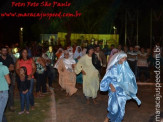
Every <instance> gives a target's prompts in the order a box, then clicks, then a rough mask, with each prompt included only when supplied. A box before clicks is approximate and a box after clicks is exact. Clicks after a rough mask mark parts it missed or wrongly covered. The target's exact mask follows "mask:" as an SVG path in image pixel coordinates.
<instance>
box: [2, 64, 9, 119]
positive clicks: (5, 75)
mask: <svg viewBox="0 0 163 122" xmlns="http://www.w3.org/2000/svg"><path fill="white" fill-rule="evenodd" d="M0 69H1V70H0V122H2V117H3V114H4V110H5V107H6V104H7V100H8V90H9V87H8V84H10V83H11V80H10V77H9V70H8V68H7V67H6V66H5V65H3V64H2V62H0Z"/></svg>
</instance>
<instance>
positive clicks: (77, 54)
mask: <svg viewBox="0 0 163 122" xmlns="http://www.w3.org/2000/svg"><path fill="white" fill-rule="evenodd" d="M78 48H80V49H81V51H80V53H79V52H78ZM79 56H80V57H82V56H83V54H82V48H81V47H80V46H77V47H76V50H75V53H74V59H76V58H78V57H79Z"/></svg>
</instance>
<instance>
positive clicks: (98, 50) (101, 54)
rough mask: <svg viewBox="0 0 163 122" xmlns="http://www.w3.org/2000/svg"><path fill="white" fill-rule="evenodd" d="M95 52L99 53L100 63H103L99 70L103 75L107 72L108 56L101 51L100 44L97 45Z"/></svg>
mask: <svg viewBox="0 0 163 122" xmlns="http://www.w3.org/2000/svg"><path fill="white" fill-rule="evenodd" d="M95 54H96V55H97V57H98V59H99V60H100V64H101V66H102V68H101V69H100V70H99V72H100V74H101V76H103V75H104V74H105V70H106V65H107V60H106V56H105V54H104V52H102V51H101V49H100V46H99V45H97V46H96V47H95Z"/></svg>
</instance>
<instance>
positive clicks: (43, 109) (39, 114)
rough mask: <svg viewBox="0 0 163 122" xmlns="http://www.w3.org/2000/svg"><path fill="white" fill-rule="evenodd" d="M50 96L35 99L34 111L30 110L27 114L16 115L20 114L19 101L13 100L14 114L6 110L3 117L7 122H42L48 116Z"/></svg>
mask: <svg viewBox="0 0 163 122" xmlns="http://www.w3.org/2000/svg"><path fill="white" fill-rule="evenodd" d="M50 102H51V98H50V95H46V96H45V97H42V98H35V109H34V110H30V111H29V112H30V113H29V114H28V115H27V114H25V113H24V114H22V115H18V112H20V99H19V97H16V98H15V106H14V107H15V112H11V111H9V110H6V112H5V115H6V118H7V121H8V122H44V121H45V119H46V118H48V117H50V116H49V110H50Z"/></svg>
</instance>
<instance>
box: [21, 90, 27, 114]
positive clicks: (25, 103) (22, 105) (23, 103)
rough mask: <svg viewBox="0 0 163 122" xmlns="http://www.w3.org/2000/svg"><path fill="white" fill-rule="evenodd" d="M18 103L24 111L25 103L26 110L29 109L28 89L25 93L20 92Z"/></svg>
mask: <svg viewBox="0 0 163 122" xmlns="http://www.w3.org/2000/svg"><path fill="white" fill-rule="evenodd" d="M20 105H21V111H24V105H26V111H29V91H28V92H27V93H26V94H23V93H22V92H20Z"/></svg>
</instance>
